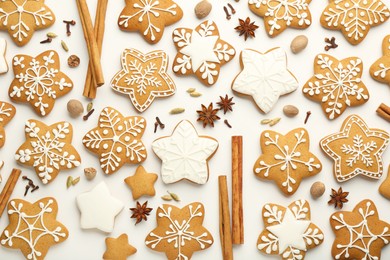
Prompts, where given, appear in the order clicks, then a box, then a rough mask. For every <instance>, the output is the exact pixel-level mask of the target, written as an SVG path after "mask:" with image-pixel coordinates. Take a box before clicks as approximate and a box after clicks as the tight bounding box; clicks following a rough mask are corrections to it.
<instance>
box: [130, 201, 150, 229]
mask: <svg viewBox="0 0 390 260" xmlns="http://www.w3.org/2000/svg"><path fill="white" fill-rule="evenodd" d="M130 210H131V211H132V212H133V215H131V218H135V219H137V221H136V222H135V225H137V224H138V223H140V222H141V221H142V220H145V221H147V220H148V216H149V214H150V212H151V211H152V210H153V209H152V208H148V202H147V201H146V202H145V203H144V204H142V205H141V204H140V203H139V202H138V201H137V207H136V208H130Z"/></svg>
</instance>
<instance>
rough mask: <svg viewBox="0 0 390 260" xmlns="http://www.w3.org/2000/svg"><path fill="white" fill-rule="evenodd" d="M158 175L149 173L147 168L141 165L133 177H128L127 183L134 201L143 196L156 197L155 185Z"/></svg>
mask: <svg viewBox="0 0 390 260" xmlns="http://www.w3.org/2000/svg"><path fill="white" fill-rule="evenodd" d="M157 178H158V175H157V174H155V173H148V172H147V171H146V170H145V168H144V167H143V166H142V165H140V166H138V167H137V170H136V171H135V174H134V175H133V176H130V177H127V178H126V179H125V183H126V184H127V186H128V187H129V188H130V189H131V192H132V194H133V199H134V200H137V199H139V198H140V197H142V196H145V195H146V196H152V197H153V196H154V195H156V190H155V189H154V183H155V182H156V181H157Z"/></svg>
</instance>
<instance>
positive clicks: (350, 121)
mask: <svg viewBox="0 0 390 260" xmlns="http://www.w3.org/2000/svg"><path fill="white" fill-rule="evenodd" d="M389 143H390V135H389V133H387V132H386V131H384V130H379V129H374V128H368V126H367V124H366V123H365V122H364V121H363V119H361V118H360V117H359V116H357V115H352V116H349V117H347V118H346V119H345V121H344V123H343V125H342V127H341V130H340V132H338V133H335V134H331V135H329V136H327V137H325V138H323V139H322V140H321V142H320V145H321V148H322V150H323V151H324V152H325V153H326V154H327V155H328V156H329V157H331V158H332V159H333V160H334V174H335V176H336V179H337V181H339V182H344V181H348V180H349V179H352V178H353V177H355V176H357V175H360V174H361V175H363V176H366V177H369V178H373V179H379V178H380V177H381V176H382V174H383V161H382V155H383V153H384V151H385V150H386V148H387V146H388V145H389Z"/></svg>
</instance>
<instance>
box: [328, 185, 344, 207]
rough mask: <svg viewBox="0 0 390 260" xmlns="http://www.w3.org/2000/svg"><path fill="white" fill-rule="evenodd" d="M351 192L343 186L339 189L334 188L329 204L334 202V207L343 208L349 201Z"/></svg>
mask: <svg viewBox="0 0 390 260" xmlns="http://www.w3.org/2000/svg"><path fill="white" fill-rule="evenodd" d="M348 194H349V192H346V191H343V188H341V187H340V188H339V190H338V191H336V190H334V189H332V194H331V195H330V197H331V199H330V200H329V201H328V204H329V205H333V204H334V208H339V209H342V208H343V204H344V203H347V202H348V199H347V197H348Z"/></svg>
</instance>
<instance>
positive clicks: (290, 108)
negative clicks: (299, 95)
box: [283, 105, 299, 117]
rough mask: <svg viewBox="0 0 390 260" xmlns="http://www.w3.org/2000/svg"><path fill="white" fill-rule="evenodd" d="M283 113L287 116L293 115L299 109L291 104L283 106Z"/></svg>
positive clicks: (296, 113)
mask: <svg viewBox="0 0 390 260" xmlns="http://www.w3.org/2000/svg"><path fill="white" fill-rule="evenodd" d="M283 113H284V114H285V115H286V116H288V117H294V116H296V115H298V113H299V109H298V108H297V107H296V106H293V105H287V106H284V107H283Z"/></svg>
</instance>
